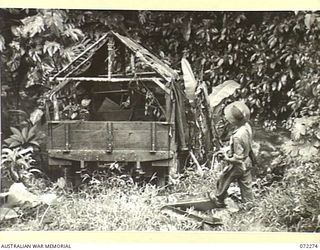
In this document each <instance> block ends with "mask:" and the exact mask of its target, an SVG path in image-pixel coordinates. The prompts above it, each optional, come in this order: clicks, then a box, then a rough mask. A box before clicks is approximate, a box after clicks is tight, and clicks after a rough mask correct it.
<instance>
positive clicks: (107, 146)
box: [0, 6, 320, 233]
mask: <svg viewBox="0 0 320 250" xmlns="http://www.w3.org/2000/svg"><path fill="white" fill-rule="evenodd" d="M319 7H320V6H319ZM319 40H320V11H318V10H314V11H310V10H308V11H304V10H299V11H297V10H295V11H291V10H287V11H284V10H281V11H262V10H259V11H230V10H225V11H224V10H219V11H189V10H188V11H187V10H186V11H178V10H175V11H173V10H170V11H169V10H129V9H128V10H110V9H109V10H108V9H60V8H53V9H43V8H39V9H37V8H0V57H1V61H0V70H1V73H0V83H1V166H0V171H1V172H0V176H1V181H0V230H1V231H108V232H109V231H112V232H113V231H118V232H119V231H120V232H123V231H126V232H132V231H138V232H150V231H151V232H177V231H211V232H303V233H304V232H313V233H315V232H320V191H319V187H320V42H319Z"/></svg>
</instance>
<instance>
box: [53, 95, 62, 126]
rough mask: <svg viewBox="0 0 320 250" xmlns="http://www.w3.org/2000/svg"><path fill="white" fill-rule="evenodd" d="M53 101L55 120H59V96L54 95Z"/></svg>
mask: <svg viewBox="0 0 320 250" xmlns="http://www.w3.org/2000/svg"><path fill="white" fill-rule="evenodd" d="M52 103H53V120H54V121H59V120H60V117H59V105H58V100H57V96H56V95H54V96H53V97H52Z"/></svg>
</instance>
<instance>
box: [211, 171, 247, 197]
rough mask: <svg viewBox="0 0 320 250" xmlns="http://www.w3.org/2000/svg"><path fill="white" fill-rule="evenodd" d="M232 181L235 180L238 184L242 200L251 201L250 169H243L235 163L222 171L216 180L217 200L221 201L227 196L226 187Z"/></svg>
mask: <svg viewBox="0 0 320 250" xmlns="http://www.w3.org/2000/svg"><path fill="white" fill-rule="evenodd" d="M234 181H237V182H238V184H239V187H240V190H241V198H242V201H243V202H248V201H252V200H253V192H252V175H251V171H250V170H246V171H244V170H242V169H241V168H240V167H238V166H236V165H230V166H228V167H227V168H226V169H225V170H224V171H223V172H222V174H221V176H220V178H219V180H218V182H217V191H216V197H217V198H218V200H219V201H223V200H224V199H225V198H226V197H227V195H228V188H229V186H230V184H231V183H232V182H234Z"/></svg>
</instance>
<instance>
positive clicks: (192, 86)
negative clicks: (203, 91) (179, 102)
mask: <svg viewBox="0 0 320 250" xmlns="http://www.w3.org/2000/svg"><path fill="white" fill-rule="evenodd" d="M181 68H182V73H183V81H184V86H185V92H186V96H187V98H188V99H189V100H194V98H195V97H196V95H195V92H196V87H197V81H196V79H195V77H194V74H193V71H192V69H191V66H190V64H189V62H188V60H187V59H185V58H182V60H181Z"/></svg>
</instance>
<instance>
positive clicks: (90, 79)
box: [50, 76, 162, 93]
mask: <svg viewBox="0 0 320 250" xmlns="http://www.w3.org/2000/svg"><path fill="white" fill-rule="evenodd" d="M50 80H57V81H65V80H71V81H83V82H111V83H113V82H114V83H116V82H131V81H151V82H155V81H160V80H162V78H159V77H122V78H112V77H111V78H108V77H80V76H79V77H56V78H55V79H53V78H50ZM59 90H60V89H59ZM56 92H57V91H54V93H56Z"/></svg>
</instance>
